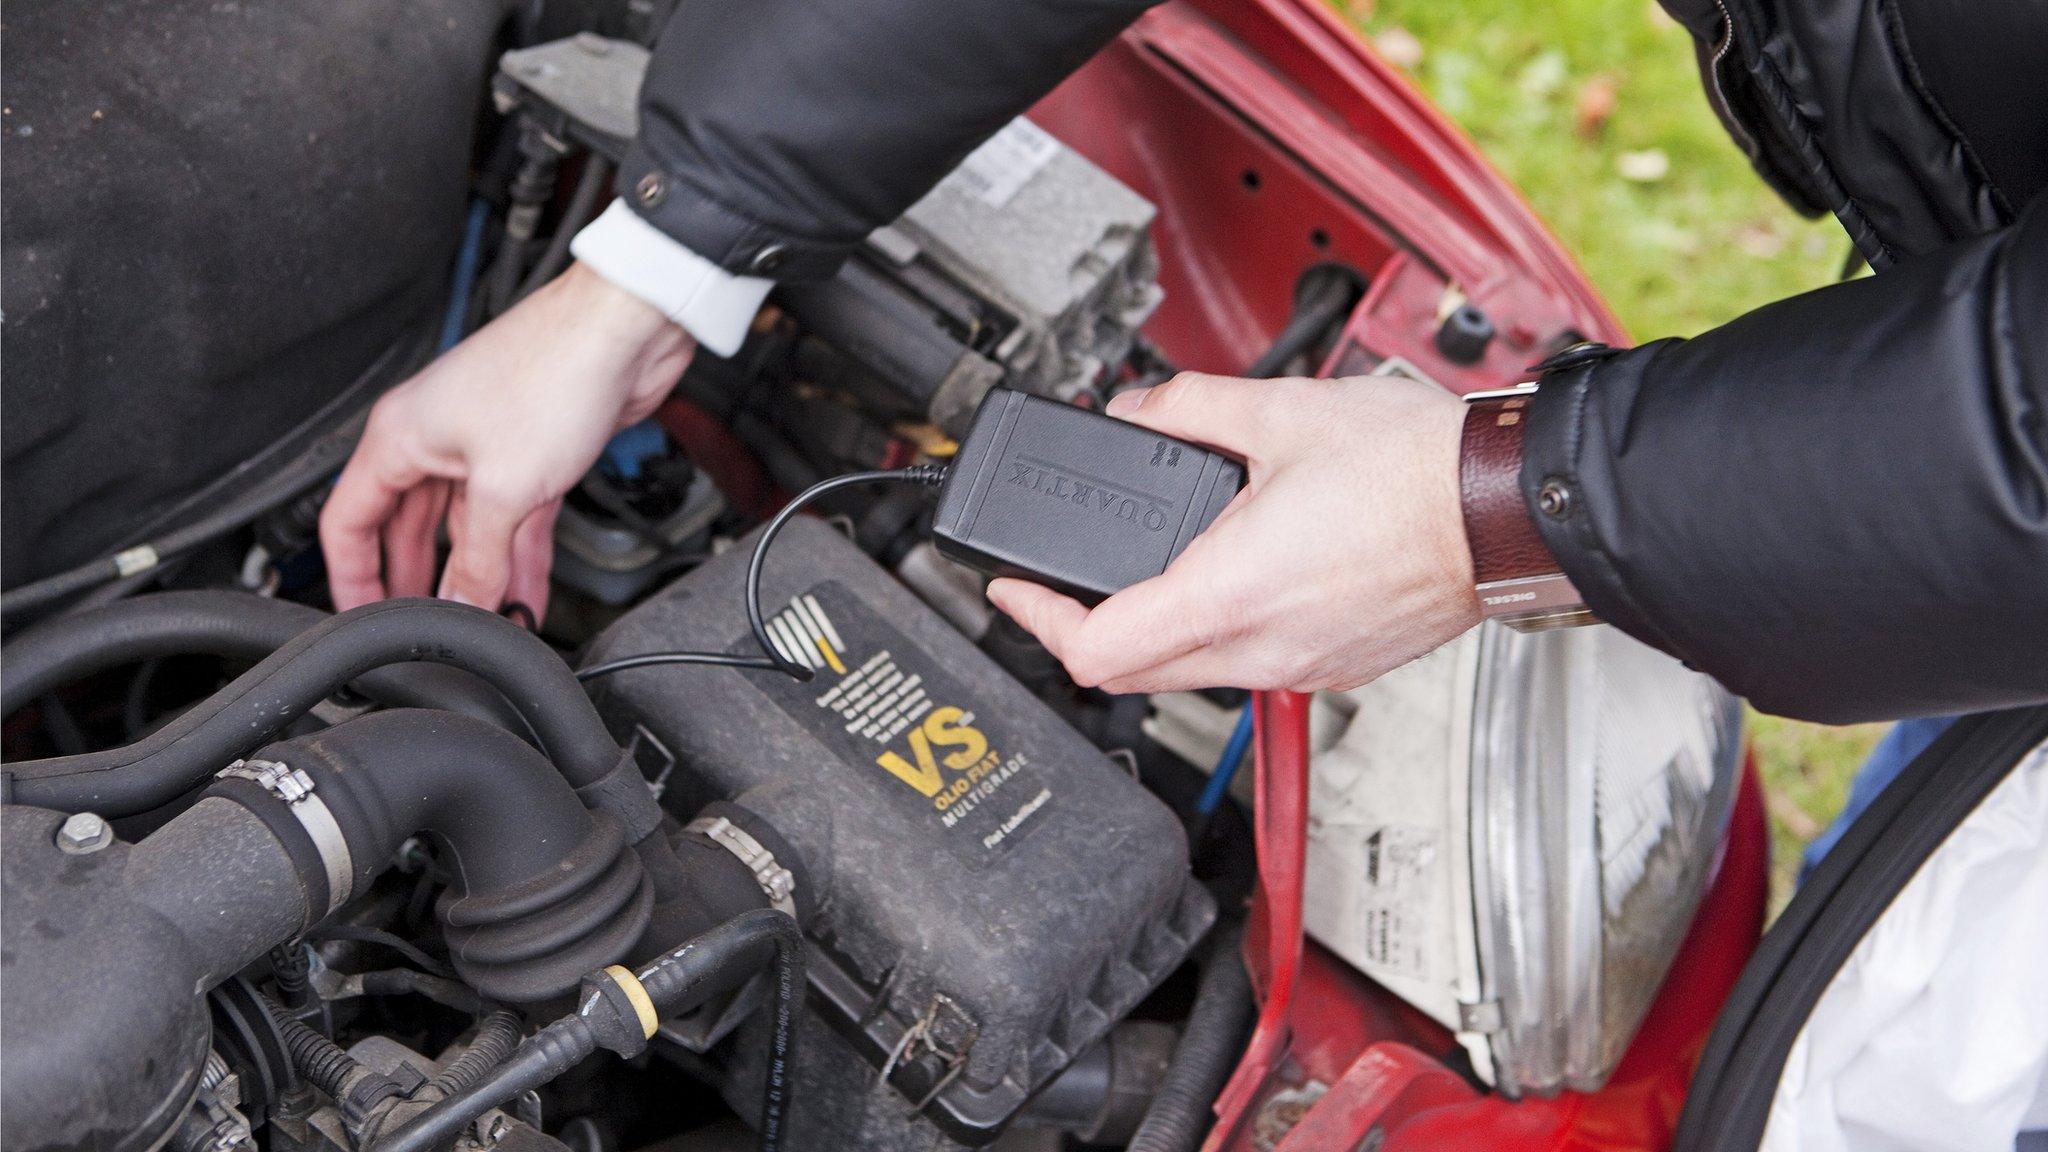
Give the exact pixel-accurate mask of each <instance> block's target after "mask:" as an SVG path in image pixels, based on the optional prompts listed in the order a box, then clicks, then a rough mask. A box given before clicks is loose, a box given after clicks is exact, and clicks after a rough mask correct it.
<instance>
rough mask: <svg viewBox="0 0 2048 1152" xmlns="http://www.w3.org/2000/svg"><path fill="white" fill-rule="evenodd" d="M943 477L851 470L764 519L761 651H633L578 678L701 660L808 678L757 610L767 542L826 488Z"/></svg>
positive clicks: (757, 573) (753, 587)
mask: <svg viewBox="0 0 2048 1152" xmlns="http://www.w3.org/2000/svg"><path fill="white" fill-rule="evenodd" d="M945 479H946V469H945V467H944V466H943V465H938V464H913V465H911V466H910V467H908V468H897V469H890V470H885V471H878V472H849V473H847V474H846V475H844V476H834V477H832V478H831V479H829V480H821V481H819V482H818V483H816V484H813V485H811V486H810V487H809V488H806V489H804V490H803V491H802V492H800V493H798V494H797V496H796V498H795V499H792V500H791V501H790V502H789V503H787V504H785V505H783V506H782V511H780V512H777V513H776V514H775V518H774V519H772V520H770V521H768V526H767V527H766V528H763V529H762V530H761V538H760V539H759V540H757V541H755V542H754V557H753V559H752V560H750V561H748V563H747V627H748V628H750V629H752V630H753V633H754V642H755V643H756V644H759V645H760V646H761V652H762V653H763V654H762V655H760V656H739V655H734V654H732V653H729V652H643V653H641V654H640V655H637V656H622V657H620V658H619V659H617V660H607V661H605V662H604V663H602V664H593V665H591V666H590V667H588V668H584V669H582V670H580V671H578V672H577V673H576V679H578V680H582V681H585V682H588V681H591V680H595V679H597V678H598V677H600V676H610V675H611V674H612V673H614V672H625V671H627V670H629V669H633V668H650V667H653V666H655V665H660V664H702V665H709V666H711V667H715V668H740V669H745V670H748V671H754V672H780V673H782V674H783V675H785V676H790V677H793V678H795V679H797V680H799V681H809V680H810V679H811V677H812V676H814V675H815V673H814V672H812V670H811V669H810V667H809V666H808V665H804V664H799V663H797V662H796V661H795V660H792V659H790V658H789V657H787V656H785V655H783V654H782V652H781V650H780V649H778V648H776V647H775V642H774V640H772V639H770V638H769V635H768V621H767V619H766V617H765V616H764V615H763V614H762V612H761V571H762V568H763V566H764V564H765V563H766V561H767V559H768V546H769V545H770V544H773V543H774V542H775V537H776V535H777V534H778V533H780V532H781V531H782V528H783V525H785V524H788V523H789V521H790V520H791V518H793V517H794V516H795V515H796V514H797V512H798V511H800V510H802V508H803V507H804V506H805V505H806V504H809V503H811V502H812V501H813V500H816V499H817V498H818V497H820V496H823V495H825V494H826V493H828V492H836V491H838V490H839V489H841V488H851V487H853V486H855V485H857V484H877V483H885V482H890V481H901V482H904V483H910V484H923V485H926V486H928V487H937V486H938V485H939V484H941V483H943V482H944V481H945Z"/></svg>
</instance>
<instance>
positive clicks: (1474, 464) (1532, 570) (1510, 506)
mask: <svg viewBox="0 0 2048 1152" xmlns="http://www.w3.org/2000/svg"><path fill="white" fill-rule="evenodd" d="M1529 399H1530V398H1529V396H1528V395H1527V394H1524V395H1517V396H1505V397H1494V398H1489V399H1485V400H1474V401H1472V402H1470V403H1468V404H1467V405H1466V406H1465V436H1464V444H1463V448H1462V450H1461V451H1460V453H1459V460H1458V489H1459V495H1460V497H1461V499H1462V500H1463V502H1464V508H1465V540H1466V542H1467V543H1469V544H1470V545H1471V546H1472V579H1473V582H1474V583H1477V584H1491V583H1494V582H1496V581H1500V580H1519V579H1522V578H1524V577H1528V576H1542V575H1547V574H1549V573H1552V572H1556V571H1558V566H1557V561H1556V560H1555V559H1553V558H1552V557H1551V555H1550V549H1549V548H1547V547H1545V546H1544V543H1543V537H1542V536H1540V535H1538V534H1537V531H1536V524H1535V522H1534V521H1533V520H1531V519H1530V518H1529V506H1528V504H1527V503H1525V502H1524V501H1523V499H1522V434H1523V433H1524V432H1525V431H1527V428H1528V421H1527V415H1528V407H1529Z"/></svg>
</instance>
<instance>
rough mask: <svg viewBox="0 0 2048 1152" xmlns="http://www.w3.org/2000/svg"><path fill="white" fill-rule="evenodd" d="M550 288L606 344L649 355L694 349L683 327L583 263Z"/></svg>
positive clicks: (566, 272)
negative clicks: (613, 344) (604, 340)
mask: <svg viewBox="0 0 2048 1152" xmlns="http://www.w3.org/2000/svg"><path fill="white" fill-rule="evenodd" d="M549 287H551V288H553V289H555V290H557V291H558V292H559V293H560V294H561V297H562V299H563V300H564V302H565V303H566V304H567V305H568V306H569V307H570V308H572V309H573V310H574V311H575V313H576V316H577V318H578V320H579V321H581V322H582V323H583V324H584V325H585V326H586V327H587V329H588V330H590V331H592V332H593V333H595V334H599V335H602V336H603V337H604V338H605V339H607V340H616V341H622V342H624V344H625V345H626V346H627V347H630V348H633V349H635V350H636V351H645V352H647V353H648V354H650V355H662V354H664V353H675V352H679V351H687V350H689V348H690V347H692V341H691V339H690V334H689V332H688V331H686V330H685V329H684V328H683V327H682V325H680V324H677V323H676V322H675V321H673V320H670V319H669V318H668V317H666V316H664V315H662V314H661V312H660V310H659V309H657V308H655V307H654V306H653V305H651V304H649V303H648V302H647V301H645V300H642V299H641V298H640V297H638V296H636V295H634V294H633V293H631V292H628V291H626V290H625V289H624V288H621V287H619V286H618V285H616V284H614V283H612V282H611V281H610V280H608V279H606V278H605V277H604V275H603V274H601V273H599V272H598V271H597V270H596V269H594V268H592V267H590V266H589V265H587V264H585V263H583V262H582V261H580V260H578V261H574V262H572V263H571V264H570V265H569V267H568V269H567V270H566V271H564V272H563V273H562V274H561V275H560V276H558V277H556V278H555V279H554V281H552V282H551V283H550V285H549Z"/></svg>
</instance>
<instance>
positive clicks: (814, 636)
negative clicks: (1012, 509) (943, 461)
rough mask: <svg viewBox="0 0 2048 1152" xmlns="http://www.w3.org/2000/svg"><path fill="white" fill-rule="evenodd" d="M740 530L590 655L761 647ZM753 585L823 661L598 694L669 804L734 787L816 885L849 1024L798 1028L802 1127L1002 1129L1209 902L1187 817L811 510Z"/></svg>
mask: <svg viewBox="0 0 2048 1152" xmlns="http://www.w3.org/2000/svg"><path fill="white" fill-rule="evenodd" d="M750 551H751V549H750V548H747V547H740V548H735V549H733V550H731V551H730V552H728V553H727V554H726V555H724V556H722V557H720V558H718V559H716V560H713V561H711V562H710V563H708V564H706V565H705V566H704V567H702V568H700V569H698V570H697V571H696V572H694V573H692V574H691V575H689V576H688V577H685V578H684V579H682V580H681V581H678V582H677V583H676V584H674V585H672V586H671V587H670V588H668V589H667V590H666V591H664V592H663V593H662V594H660V595H659V596H656V597H655V598H653V599H651V600H649V601H647V602H645V603H643V604H641V605H640V606H638V607H636V608H634V609H633V610H632V611H631V612H629V613H628V614H627V615H626V616H625V617H624V618H622V619H621V620H620V621H619V622H618V623H617V624H615V625H614V626H613V627H612V628H611V629H610V630H608V631H607V632H606V633H605V634H604V635H603V636H602V637H601V638H600V639H599V641H598V644H597V645H596V648H595V651H594V652H593V653H592V657H591V658H592V659H593V660H601V659H612V658H616V657H620V656H626V655H632V654H635V653H640V652H648V651H654V650H659V649H666V648H699V649H707V648H708V649H718V650H726V651H733V652H752V651H754V650H755V646H754V642H753V640H752V638H751V636H750V634H749V633H748V631H747V628H746V624H745V618H744V615H743V608H742V604H743V601H742V581H743V577H744V574H745V569H746V562H747V558H748V555H749V553H750ZM763 603H764V605H766V606H770V610H771V611H775V615H774V617H773V619H772V620H771V622H770V623H771V631H772V632H773V633H774V635H775V637H776V639H777V642H778V643H779V644H781V645H782V646H783V647H784V648H785V650H786V651H787V653H788V654H789V655H791V656H792V657H794V658H796V659H801V660H804V661H805V662H807V663H809V664H810V665H811V666H812V667H813V668H815V669H816V670H817V673H818V674H817V677H816V678H815V679H814V680H812V681H811V682H809V683H807V684H799V683H797V682H795V681H794V680H791V679H789V678H786V677H781V676H777V675H773V674H768V673H757V672H748V673H735V672H733V671H731V670H729V669H720V668H696V667H657V668H649V669H638V670H634V671H629V672H623V673H619V674H616V675H614V676H612V677H611V678H609V680H608V681H606V682H605V687H604V689H603V690H602V691H601V693H600V695H599V697H598V699H599V705H600V708H601V709H602V710H603V711H604V712H605V713H606V715H607V718H608V720H609V721H610V722H611V723H612V724H613V725H614V727H615V730H616V732H617V733H618V734H619V736H620V737H621V738H622V739H629V738H631V737H632V736H633V734H634V730H635V728H636V726H644V728H645V729H646V730H647V732H648V733H651V734H653V735H654V736H655V737H657V738H658V739H659V741H660V742H661V743H662V744H663V745H665V746H666V747H667V748H668V749H669V750H671V751H672V752H673V754H674V756H675V758H676V761H677V766H676V768H675V771H674V773H673V775H672V777H671V779H670V783H669V788H668V798H669V801H670V803H672V804H673V805H674V806H675V808H676V810H677V811H679V812H686V813H687V812H693V811H695V810H696V809H697V808H699V807H700V806H701V805H703V804H704V803H706V802H709V801H711V800H715V799H731V800H736V801H738V802H739V803H741V804H743V805H744V806H746V807H747V808H748V809H750V810H751V811H753V812H754V813H756V814H758V815H759V816H760V817H762V818H763V819H764V820H765V821H766V822H767V823H769V824H770V825H772V826H773V827H774V829H775V830H776V831H777V832H778V833H779V834H780V835H781V836H782V838H783V839H785V840H786V841H788V842H789V843H790V844H791V845H793V846H794V847H795V849H796V851H798V852H799V853H801V854H802V855H803V857H804V860H803V864H804V866H805V869H806V871H807V873H808V875H809V876H810V877H811V883H812V884H814V885H815V886H817V888H818V889H819V891H816V892H814V893H813V894H812V895H813V897H814V899H816V901H817V903H818V906H819V912H818V914H817V916H816V917H815V918H814V919H813V921H812V922H811V924H810V926H809V932H810V935H811V939H812V942H813V945H814V948H813V955H812V964H811V969H810V979H811V992H812V995H811V997H810V1008H809V1012H810V1013H812V1014H814V1015H816V1016H820V1017H822V1018H823V1019H824V1021H826V1022H828V1023H830V1024H831V1025H832V1026H833V1029H834V1031H836V1033H837V1035H836V1036H831V1035H829V1034H826V1033H825V1030H824V1029H822V1028H816V1027H811V1028H807V1029H806V1047H805V1048H804V1049H803V1050H802V1051H801V1052H800V1056H799V1066H798V1070H797V1083H798V1089H799V1097H798V1099H799V1101H800V1103H799V1104H798V1106H797V1108H796V1114H795V1116H794V1119H793V1123H795V1124H796V1125H797V1126H798V1131H797V1132H795V1133H793V1134H792V1138H791V1144H792V1146H796V1147H811V1146H817V1147H826V1146H845V1147H876V1148H897V1147H909V1146H917V1147H929V1146H931V1144H932V1143H933V1138H934V1137H936V1136H938V1135H939V1133H936V1132H933V1131H931V1129H930V1127H929V1124H931V1123H935V1124H937V1125H938V1126H939V1128H940V1129H941V1130H943V1132H944V1133H945V1134H946V1135H947V1136H950V1137H951V1138H952V1139H955V1140H960V1141H964V1142H969V1143H981V1142H985V1141H987V1140H990V1139H993V1138H994V1137H995V1136H996V1135H997V1134H999V1133H1000V1132H1001V1131H1002V1128H1003V1125H1004V1124H1005V1123H1007V1121H1008V1120H1009V1119H1010V1117H1011V1116H1012V1115H1013V1114H1014V1113H1015V1112H1016V1110H1017V1109H1018V1107H1019V1106H1021V1105H1022V1104H1023V1103H1024V1102H1025V1100H1027V1099H1028V1098H1029V1097H1030V1096H1031V1094H1032V1093H1033V1092H1035V1091H1037V1090H1038V1089H1039V1088H1040V1087H1042V1086H1044V1085H1045V1083H1046V1082H1047V1081H1049V1080H1050V1079H1051V1078H1052V1077H1053V1076H1055V1075H1057V1074H1058V1073H1059V1072H1060V1071H1061V1070H1062V1069H1063V1068H1065V1067H1066V1065H1067V1064H1068V1063H1069V1062H1070V1061H1071V1060H1072V1059H1073V1058H1074V1057H1075V1056H1076V1055H1078V1054H1079V1053H1080V1052H1081V1051H1082V1050H1083V1049H1085V1048H1087V1047H1088V1046H1089V1045H1090V1044H1093V1043H1094V1042H1095V1041H1097V1040H1098V1039H1100V1038H1101V1037H1102V1036H1103V1035H1104V1034H1105V1033H1106V1032H1107V1031H1108V1030H1109V1027H1110V1026H1111V1025H1112V1024H1113V1023H1115V1022H1116V1021H1117V1020H1118V1019H1119V1018H1121V1017H1122V1016H1123V1015H1124V1014H1125V1013H1127V1012H1129V1011H1130V1010H1131V1008H1133V1007H1134V1006H1135V1005H1136V1004H1137V1003H1138V1001H1139V1000H1141V999H1142V998H1143V997H1144V996H1145V995H1146V994H1147V993H1148V992H1150V991H1151V989H1152V988H1153V987H1154V986H1155V985H1156V984H1157V983H1158V982H1159V981H1160V980H1161V979H1162V978H1164V977H1165V976H1166V975H1167V974H1168V973H1170V972H1172V971H1173V969H1174V968H1175V967H1177V966H1178V965H1179V964H1180V963H1181V961H1182V960H1183V959H1184V958H1185V957H1186V955H1187V954H1188V952H1189V951H1190V950H1191V949H1192V948H1193V946H1194V945H1195V943H1196V942H1197V941H1198V940H1199V939H1200V937H1201V936H1202V934H1203V933H1204V932H1205V931H1206V930H1207V929H1208V927H1209V925H1210V923H1211V921H1212V920H1213V919H1214V918H1215V907H1214V904H1213V902H1212V901H1211V900H1210V898H1209V896H1208V893H1207V892H1206V891H1205V890H1204V889H1203V888H1202V887H1201V886H1200V885H1199V884H1197V883H1196V882H1195V881H1194V880H1193V878H1192V877H1191V876H1190V875H1189V874H1188V863H1187V846H1186V842H1185V839H1184V837H1183V834H1182V831H1181V827H1180V823H1179V821H1178V820H1177V819H1175V817H1174V815H1173V814H1172V813H1171V812H1170V811H1169V810H1168V809H1167V808H1166V807H1165V805H1163V804H1161V803H1160V802H1159V801H1158V800H1157V799H1156V798H1154V797H1153V796H1152V795H1151V794H1150V793H1149V792H1147V791H1146V790H1145V789H1144V788H1143V787H1141V786H1140V785H1138V784H1137V783H1136V782H1135V781H1134V780H1132V779H1131V778H1130V776H1129V775H1128V774H1126V773H1125V772H1123V771H1122V770H1120V769H1119V768H1118V767H1117V766H1116V765H1115V764H1114V763H1113V762H1111V761H1110V760H1109V759H1108V758H1107V757H1106V756H1104V755H1103V753H1102V752H1101V751H1100V750H1098V749H1097V748H1095V747H1094V746H1093V745H1092V744H1090V743H1089V742H1088V741H1087V740H1086V739H1085V738H1083V737H1082V736H1081V735H1080V734H1079V733H1077V732H1075V731H1074V730H1073V729H1072V728H1070V727H1068V726H1067V725H1066V724H1065V723H1064V722H1063V721H1061V720H1060V719H1059V718H1058V717H1057V716H1056V715H1054V714H1053V712H1052V711H1051V710H1050V709H1048V708H1047V707H1046V706H1045V705H1044V704H1043V703H1041V702H1040V701H1039V700H1038V699H1037V698H1035V697H1034V696H1033V695H1032V694H1031V692H1030V691H1029V690H1027V689H1026V688H1024V687H1023V686H1022V685H1020V684H1018V683H1017V682H1016V681H1014V680H1012V679H1011V678H1010V677H1009V676H1008V675H1006V674H1005V673H1004V672H1003V671H1002V670H1001V669H1000V668H998V667H997V666H996V665H995V664H994V663H993V662H992V661H990V660H989V659H988V657H986V656H985V655H983V654H982V653H981V652H980V651H979V650H978V649H976V648H975V647H974V646H973V645H972V644H971V643H969V642H968V641H967V640H966V639H965V638H964V637H962V636H961V635H960V634H959V633H958V632H956V631H955V630H954V629H953V628H952V626H951V625H949V624H948V623H946V621H945V620H944V619H943V618H941V617H939V616H938V615H936V614H935V613H934V612H932V611H931V610H930V609H929V608H927V607H926V606H925V605H924V604H923V603H922V602H920V601H919V600H917V599H916V598H915V597H914V596H912V595H911V594H910V593H909V592H908V591H906V590H905V589H903V588H902V587H901V586H900V585H898V584H897V583H896V582H895V580H894V579H893V578H891V577H890V576H889V575H888V574H887V573H886V572H884V571H883V570H882V569H881V568H880V567H878V566H877V565H875V564H874V562H873V561H871V560H869V559H868V558H867V556H865V555H864V554H862V553H861V552H860V551H859V550H858V549H856V548H855V547H854V546H853V545H852V544H851V543H849V542H847V541H846V540H845V539H843V538H842V537H841V536H839V535H838V534H837V533H836V532H834V531H833V530H832V529H830V528H829V527H827V526H826V525H825V524H823V523H822V522H820V521H817V520H810V519H800V520H796V521H794V522H792V523H791V524H790V525H789V526H788V527H787V528H786V529H785V530H784V533H783V535H782V536H781V537H779V538H778V539H777V541H776V544H775V547H774V549H773V551H772V552H771V553H770V556H769V562H768V568H767V573H766V579H765V580H764V596H763ZM778 607H779V611H776V608H778ZM646 744H647V742H646V741H645V740H644V738H643V747H644V746H646ZM813 1037H823V1039H822V1042H813V1041H812V1038H813ZM849 1045H850V1046H851V1049H852V1050H853V1051H857V1052H859V1053H860V1054H861V1055H862V1056H864V1057H865V1058H866V1059H865V1062H864V1063H861V1062H854V1061H849V1060H848V1058H847V1056H848V1046H849ZM744 1049H745V1045H744V1044H739V1045H737V1046H734V1047H733V1049H732V1050H731V1051H727V1052H725V1054H724V1058H725V1059H726V1060H727V1061H728V1063H729V1065H732V1066H738V1065H736V1064H733V1062H735V1061H737V1062H741V1063H744V1062H745V1061H744V1056H743V1055H741V1053H743V1052H744ZM851 1069H858V1071H857V1072H854V1071H852V1070H851ZM885 1069H886V1078H885V1077H884V1075H883V1070H885ZM753 1091H754V1092H756V1093H758V1085H756V1086H755V1087H754V1089H753ZM920 1106H921V1110H920ZM806 1132H810V1133H812V1134H813V1135H812V1136H810V1137H807V1136H806V1135H805V1133H806Z"/></svg>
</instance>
